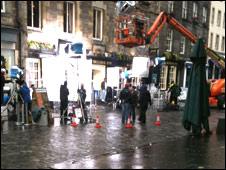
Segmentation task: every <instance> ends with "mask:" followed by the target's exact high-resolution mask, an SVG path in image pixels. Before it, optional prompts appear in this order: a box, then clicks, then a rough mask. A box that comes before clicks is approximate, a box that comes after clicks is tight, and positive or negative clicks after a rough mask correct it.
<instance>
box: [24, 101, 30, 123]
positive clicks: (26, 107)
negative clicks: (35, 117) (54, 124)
mask: <svg viewBox="0 0 226 170" xmlns="http://www.w3.org/2000/svg"><path fill="white" fill-rule="evenodd" d="M25 115H26V122H25V124H24V125H26V126H27V125H29V120H28V103H25Z"/></svg>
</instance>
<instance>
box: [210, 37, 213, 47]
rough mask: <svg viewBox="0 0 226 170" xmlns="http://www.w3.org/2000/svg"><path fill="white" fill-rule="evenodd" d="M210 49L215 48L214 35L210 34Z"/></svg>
mask: <svg viewBox="0 0 226 170" xmlns="http://www.w3.org/2000/svg"><path fill="white" fill-rule="evenodd" d="M210 48H211V49H212V48H213V33H210Z"/></svg>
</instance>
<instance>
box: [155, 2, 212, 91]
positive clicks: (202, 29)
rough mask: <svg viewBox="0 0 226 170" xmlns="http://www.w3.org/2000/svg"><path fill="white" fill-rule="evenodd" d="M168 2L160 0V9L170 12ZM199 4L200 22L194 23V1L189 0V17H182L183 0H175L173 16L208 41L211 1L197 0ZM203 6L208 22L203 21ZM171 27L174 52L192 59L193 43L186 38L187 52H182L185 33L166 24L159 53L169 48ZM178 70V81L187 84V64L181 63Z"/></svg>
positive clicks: (161, 53) (182, 57)
mask: <svg viewBox="0 0 226 170" xmlns="http://www.w3.org/2000/svg"><path fill="white" fill-rule="evenodd" d="M168 2H169V1H161V2H160V11H166V12H168ZM195 2H196V3H197V5H198V22H197V23H194V22H193V18H192V14H193V1H187V3H188V7H187V19H182V1H174V7H173V12H172V13H170V15H171V16H172V17H174V18H175V19H176V20H177V21H178V22H179V23H181V24H182V25H183V26H185V27H186V28H187V29H188V30H190V31H191V32H192V33H193V34H194V35H196V36H197V37H198V38H204V40H205V41H206V42H207V40H208V30H209V27H208V23H209V13H210V2H208V1H195ZM202 7H206V9H207V21H206V24H203V23H202V10H203V9H202ZM169 29H172V30H173V44H172V52H173V53H175V54H178V55H179V56H181V59H182V60H184V62H185V61H190V59H189V57H190V54H191V48H192V43H191V42H190V41H189V40H188V39H186V41H185V52H184V54H180V41H181V37H183V35H182V34H181V33H179V32H178V31H177V30H176V29H175V28H173V27H172V26H170V25H168V24H166V25H165V26H164V27H163V30H162V31H161V33H160V35H159V44H160V46H159V49H160V50H159V53H160V56H162V55H163V53H164V52H165V51H166V50H167V46H166V37H167V32H168V30H169ZM177 68H178V71H177V80H176V81H177V83H178V84H179V85H180V86H183V85H184V84H185V82H184V81H185V80H186V78H184V76H187V75H186V74H185V69H186V67H185V64H184V63H179V64H178V66H177Z"/></svg>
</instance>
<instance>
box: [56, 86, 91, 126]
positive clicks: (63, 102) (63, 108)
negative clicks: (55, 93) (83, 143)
mask: <svg viewBox="0 0 226 170" xmlns="http://www.w3.org/2000/svg"><path fill="white" fill-rule="evenodd" d="M77 93H78V95H79V100H78V101H79V105H80V108H81V109H82V112H83V114H84V117H82V118H81V121H82V122H83V121H85V123H87V122H88V115H87V111H86V109H85V108H86V106H85V100H86V90H85V88H84V85H83V84H82V85H81V88H80V89H78V90H77ZM68 96H69V90H68V88H67V81H65V82H64V84H63V85H61V86H60V114H61V117H62V119H61V122H62V121H64V123H65V124H66V121H67V112H68Z"/></svg>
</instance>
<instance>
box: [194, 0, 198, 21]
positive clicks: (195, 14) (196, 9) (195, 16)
mask: <svg viewBox="0 0 226 170" xmlns="http://www.w3.org/2000/svg"><path fill="white" fill-rule="evenodd" d="M193 18H198V4H197V3H193Z"/></svg>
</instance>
